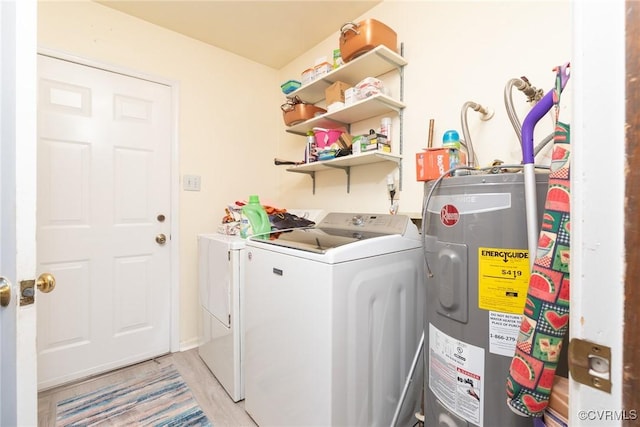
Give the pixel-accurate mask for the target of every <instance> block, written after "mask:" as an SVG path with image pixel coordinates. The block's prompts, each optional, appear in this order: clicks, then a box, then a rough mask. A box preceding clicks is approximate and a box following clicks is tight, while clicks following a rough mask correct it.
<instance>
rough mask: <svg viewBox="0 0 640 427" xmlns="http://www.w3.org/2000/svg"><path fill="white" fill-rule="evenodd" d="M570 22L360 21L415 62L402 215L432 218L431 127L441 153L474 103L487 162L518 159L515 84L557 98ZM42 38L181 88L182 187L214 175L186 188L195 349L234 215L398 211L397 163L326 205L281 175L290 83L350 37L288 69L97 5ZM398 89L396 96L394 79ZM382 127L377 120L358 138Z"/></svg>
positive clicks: (479, 5)
mask: <svg viewBox="0 0 640 427" xmlns="http://www.w3.org/2000/svg"><path fill="white" fill-rule="evenodd" d="M570 12H571V11H570V4H569V1H568V0H558V1H549V2H547V1H506V0H505V1H482V2H477V1H469V2H464V1H385V2H384V3H382V4H380V5H379V6H377V7H375V8H374V9H372V10H371V11H370V13H367V14H366V15H364V16H363V17H361V18H376V19H378V20H380V21H382V22H384V23H386V24H387V25H389V26H390V27H392V28H393V29H394V30H395V31H396V32H397V33H398V40H399V41H400V42H403V43H404V56H405V58H406V59H407V61H408V62H409V65H407V67H406V68H405V81H404V87H405V89H404V100H405V103H406V104H407V108H406V110H405V120H404V129H405V132H404V156H405V160H404V166H403V172H402V178H403V191H402V192H401V193H399V198H400V211H401V212H405V213H410V214H412V215H417V213H418V212H419V211H420V208H421V203H422V183H418V182H416V181H415V169H414V156H415V153H416V152H418V151H420V149H421V148H423V147H425V146H426V140H427V131H428V123H429V119H431V118H433V119H434V120H435V125H436V126H435V141H436V145H437V144H438V143H439V141H440V139H441V137H442V134H443V132H444V131H445V130H447V129H457V130H458V131H459V132H460V133H461V134H462V132H461V126H460V109H461V107H462V105H463V104H464V103H465V102H466V101H474V102H478V103H480V104H483V105H485V106H487V107H490V108H492V109H493V110H495V115H494V117H493V118H492V119H491V120H490V121H487V122H481V121H480V120H479V115H478V114H477V113H474V112H473V111H470V112H469V113H468V121H469V130H470V133H471V137H472V138H471V139H472V141H473V145H474V147H475V149H476V152H477V155H478V158H479V164H480V165H486V164H488V163H490V162H491V161H493V160H494V159H496V158H499V159H503V160H505V161H507V162H511V161H516V162H518V161H519V159H520V156H521V153H520V148H519V145H518V142H517V137H516V134H515V132H514V131H513V128H512V127H511V124H510V122H509V120H508V118H507V115H506V110H505V107H504V101H503V92H504V87H505V84H506V83H507V81H508V80H509V79H511V78H517V77H520V76H523V75H525V76H527V77H528V78H529V80H530V81H531V82H532V84H534V85H535V86H538V87H540V88H542V89H544V90H545V92H546V91H547V90H549V89H550V88H551V87H552V86H553V84H554V74H553V73H552V71H551V69H552V68H553V67H554V66H555V65H559V64H562V63H564V62H566V61H568V60H570V53H571V28H570V22H571V16H570ZM316 24H317V23H316ZM257 36H258V35H257ZM38 39H39V43H40V45H41V46H42V47H46V48H52V49H58V50H61V51H63V52H67V53H71V54H74V55H77V56H81V57H85V58H89V59H92V60H96V61H100V62H105V63H107V64H113V65H116V66H118V67H126V68H130V69H132V70H135V71H138V72H143V73H148V74H152V75H156V76H159V77H162V78H165V79H170V80H173V81H176V82H178V84H179V90H180V100H179V105H178V108H179V123H178V126H179V132H178V136H179V143H180V148H179V156H180V176H182V175H183V174H196V175H201V176H202V191H201V192H184V191H180V200H179V202H180V235H181V239H182V240H181V244H180V269H181V273H180V286H181V294H180V295H181V327H180V334H181V336H180V341H181V343H182V346H183V347H188V346H191V345H195V344H196V343H197V339H198V333H199V326H198V322H199V313H198V311H199V310H198V297H197V263H196V255H197V254H196V240H195V239H196V235H197V234H198V233H200V232H210V231H213V230H215V228H216V226H217V224H218V222H219V221H220V218H221V217H222V215H223V210H224V207H225V206H226V204H228V203H230V202H233V201H234V200H237V199H241V198H245V197H246V196H247V195H248V194H254V193H255V194H259V195H260V196H261V198H262V200H263V201H264V202H266V203H270V204H273V205H276V206H280V207H286V208H300V207H306V208H319V209H325V210H327V211H330V210H335V211H354V212H356V211H357V212H365V211H368V212H386V211H387V207H388V200H387V194H386V177H387V174H389V173H394V174H396V176H397V175H398V172H397V170H396V168H395V167H393V165H369V166H362V167H357V168H353V170H352V172H351V192H350V193H349V194H347V192H346V175H345V173H344V172H343V171H340V170H336V171H330V172H322V173H319V174H317V175H318V177H317V188H316V194H315V195H313V194H312V191H311V180H310V179H309V177H307V176H305V175H302V174H294V173H288V172H286V171H284V167H282V166H281V167H274V166H273V162H272V161H273V158H274V157H281V158H284V159H292V160H295V159H302V157H303V154H302V153H303V147H304V138H303V137H300V136H295V135H291V134H287V133H286V132H285V126H284V124H283V121H282V115H281V112H280V109H279V105H280V104H281V103H282V102H283V101H284V96H283V95H282V93H280V91H279V85H280V83H282V82H284V81H286V80H288V79H289V78H297V77H299V74H300V72H301V71H302V70H304V69H306V68H308V67H309V66H311V65H313V62H314V60H315V59H316V58H318V57H320V56H330V55H331V52H332V50H333V49H334V48H335V47H337V40H338V29H336V33H335V35H334V36H331V37H329V38H328V39H327V40H325V41H323V42H322V43H320V44H319V45H318V46H316V47H315V48H314V49H313V50H311V51H310V52H308V53H307V54H306V55H303V56H301V57H300V58H298V59H296V60H295V61H293V62H292V63H290V64H288V65H287V66H286V67H284V68H283V69H282V70H273V69H270V68H268V67H264V66H261V65H259V64H256V63H254V62H251V61H248V60H245V59H243V58H240V57H238V56H236V55H233V54H230V53H228V52H225V51H222V50H220V49H217V48H214V47H211V46H208V45H205V44H203V43H201V42H198V41H195V40H192V39H189V38H186V37H183V36H180V35H178V34H176V33H173V32H171V31H167V30H164V29H162V28H159V27H157V26H154V25H151V24H148V23H146V22H144V21H141V20H138V19H136V18H132V17H129V16H127V15H124V14H121V13H119V12H117V11H114V10H111V9H109V8H106V7H103V6H101V5H99V4H96V3H93V2H90V1H88V0H83V1H77V2H76V1H74V2H68V1H61V2H55V1H50V0H47V1H41V2H40V3H39V27H38ZM388 81H389V85H390V87H392V88H396V87H397V84H396V83H397V81H396V80H394V78H393V76H389V79H388ZM570 87H571V84H569V86H568V90H567V91H565V92H570ZM393 90H396V89H393ZM570 98H571V97H570V93H567V94H565V96H564V98H563V103H562V110H561V117H564V118H565V121H569V118H568V116H569V115H570ZM513 99H514V103H515V105H516V108H517V110H518V112H519V114H520V117H521V119H524V117H525V115H526V113H527V112H528V111H529V108H530V107H529V105H528V104H527V103H526V102H525V98H524V96H523V95H522V94H520V93H518V92H515V93H514V94H513ZM249 107H250V108H251V110H250V112H249V111H248V108H249ZM378 123H379V119H374V120H371V121H367V122H365V123H361V124H359V125H358V126H357V127H360V128H367V127H372V126H376V125H377V124H378ZM551 131H552V119H551V116H547V117H545V118H544V119H543V120H541V122H540V123H539V125H538V126H537V127H536V133H535V139H536V141H539V140H540V139H542V138H543V137H544V136H546V135H547V134H548V133H550V132H551ZM543 160H544V158H543Z"/></svg>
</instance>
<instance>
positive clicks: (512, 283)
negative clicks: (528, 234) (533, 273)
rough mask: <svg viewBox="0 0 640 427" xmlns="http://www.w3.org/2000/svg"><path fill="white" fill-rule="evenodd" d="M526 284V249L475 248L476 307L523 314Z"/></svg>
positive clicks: (527, 264)
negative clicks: (476, 260) (476, 258)
mask: <svg viewBox="0 0 640 427" xmlns="http://www.w3.org/2000/svg"><path fill="white" fill-rule="evenodd" d="M528 287H529V251H528V250H526V249H505V248H483V247H480V248H478V307H479V308H481V309H483V310H493V311H501V312H505V313H514V314H522V310H523V308H524V302H525V300H526V297H527V288H528Z"/></svg>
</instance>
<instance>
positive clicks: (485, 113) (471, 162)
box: [460, 101, 493, 168]
mask: <svg viewBox="0 0 640 427" xmlns="http://www.w3.org/2000/svg"><path fill="white" fill-rule="evenodd" d="M469 108H471V109H472V110H473V111H478V112H479V113H481V114H482V118H481V120H489V119H490V118H491V117H493V111H491V110H489V109H487V108H485V107H483V106H482V105H480V104H478V103H475V102H472V101H467V102H465V103H464V104H463V105H462V110H460V122H461V123H462V135H463V137H464V142H465V143H466V144H467V152H468V153H469V156H468V157H469V158H468V159H467V166H469V167H471V168H473V167H475V165H476V153H475V151H474V150H473V144H472V143H471V135H469V125H468V124H467V110H468V109H469Z"/></svg>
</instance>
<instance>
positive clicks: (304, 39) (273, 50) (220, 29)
mask: <svg viewBox="0 0 640 427" xmlns="http://www.w3.org/2000/svg"><path fill="white" fill-rule="evenodd" d="M95 1H96V2H98V3H100V4H103V5H105V6H108V7H111V8H113V9H117V10H119V11H121V12H124V13H127V14H129V15H133V16H136V17H138V18H140V19H143V20H145V21H148V22H151V23H153V24H156V25H159V26H161V27H164V28H168V29H170V30H173V31H176V32H178V33H181V34H184V35H186V36H188V37H192V38H194V39H197V40H200V41H203V42H205V43H208V44H211V45H213V46H216V47H219V48H221V49H224V50H227V51H229V52H233V53H235V54H237V55H240V56H243V57H245V58H248V59H250V60H253V61H255V62H258V63H261V64H264V65H267V66H269V67H271V68H275V69H280V68H282V67H283V66H285V65H286V64H288V63H289V62H291V61H292V60H293V59H295V58H297V57H298V56H300V55H301V54H302V53H303V52H305V51H307V50H309V49H311V48H312V47H314V46H315V45H317V44H318V43H319V42H321V41H323V40H325V39H326V38H327V37H329V36H331V35H332V34H335V33H336V32H337V31H338V30H340V27H341V26H342V24H344V23H346V22H349V21H353V20H354V19H356V18H358V17H359V16H361V15H362V14H364V13H365V12H366V11H368V10H369V9H371V8H372V7H373V6H375V5H376V4H378V3H380V2H381V1H382V0H375V1H364V0H359V1H333V0H297V1H281V0H257V1H250V0H235V1H233V0H231V1H229V0H197V1H187V0H135V1H133V0H131V1H130V0H125V1H122V0H95ZM336 45H337V40H336Z"/></svg>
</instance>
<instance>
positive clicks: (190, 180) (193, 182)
mask: <svg viewBox="0 0 640 427" xmlns="http://www.w3.org/2000/svg"><path fill="white" fill-rule="evenodd" d="M182 188H184V189H185V190H186V191H200V175H184V176H183V177H182Z"/></svg>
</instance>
